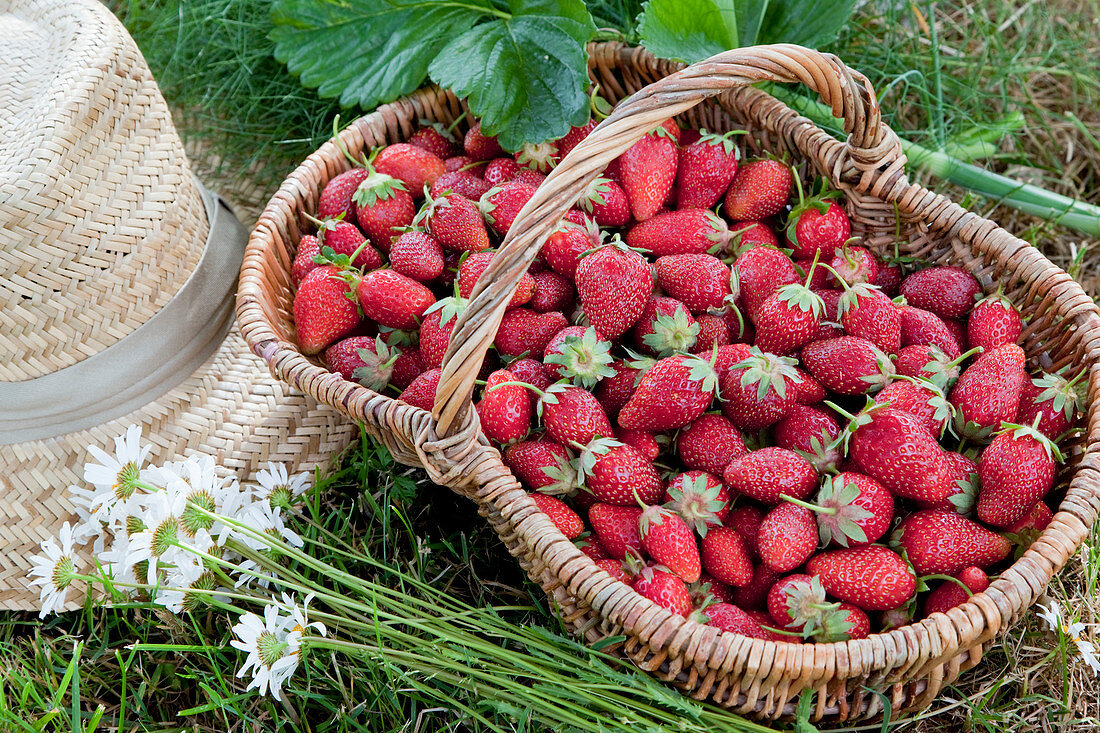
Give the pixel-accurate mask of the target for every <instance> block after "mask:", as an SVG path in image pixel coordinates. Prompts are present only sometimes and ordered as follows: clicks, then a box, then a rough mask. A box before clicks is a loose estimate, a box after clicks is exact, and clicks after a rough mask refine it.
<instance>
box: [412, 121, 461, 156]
mask: <svg viewBox="0 0 1100 733" xmlns="http://www.w3.org/2000/svg"><path fill="white" fill-rule="evenodd" d="M420 124H422V125H423V124H425V123H424V122H421V123H420ZM409 145H415V146H416V147H418V148H424V149H425V150H427V151H428V152H429V153H431V154H432V155H434V156H435V157H437V158H439V159H440V160H446V159H447V158H450V157H451V156H453V155H458V153H459V147H458V141H457V140H456V139H455V136H454V135H453V134H451V132H450V130H448V129H447V128H445V127H444V126H443V125H441V124H439V123H438V122H433V123H428V126H427V127H421V128H420V129H419V130H417V131H416V132H414V133H413V134H412V135H410V136H409Z"/></svg>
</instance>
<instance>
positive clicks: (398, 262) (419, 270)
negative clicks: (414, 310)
mask: <svg viewBox="0 0 1100 733" xmlns="http://www.w3.org/2000/svg"><path fill="white" fill-rule="evenodd" d="M390 267H392V268H393V269H394V271H396V272H399V273H401V274H402V275H404V276H405V277H408V278H412V279H413V280H416V281H417V282H422V283H426V282H431V281H432V280H435V279H436V278H438V277H439V276H440V275H442V274H443V248H442V247H440V246H439V242H437V241H435V239H434V238H433V237H431V236H430V235H429V234H426V233H425V232H405V233H404V234H402V235H401V236H400V237H398V238H397V239H396V240H394V243H393V245H392V246H391V247H390Z"/></svg>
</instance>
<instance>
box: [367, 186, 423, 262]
mask: <svg viewBox="0 0 1100 733" xmlns="http://www.w3.org/2000/svg"><path fill="white" fill-rule="evenodd" d="M352 199H353V200H354V201H355V216H356V220H357V221H358V222H359V226H360V227H362V229H363V231H364V232H365V233H366V235H367V237H368V238H369V239H370V241H371V242H372V243H373V244H374V245H375V246H376V247H378V248H379V249H381V250H382V251H383V252H389V251H390V246H391V245H392V243H393V241H394V240H395V239H397V237H398V236H399V232H398V231H396V230H400V229H403V228H404V227H407V226H409V225H410V224H412V221H413V218H414V217H415V216H416V204H414V203H413V197H412V195H410V194H409V192H408V190H407V189H406V187H405V184H404V183H402V182H401V181H399V180H397V179H396V178H394V177H392V176H388V175H386V174H385V173H380V172H378V171H377V170H374V171H372V172H371V174H370V175H369V176H367V177H366V178H365V179H363V182H362V183H361V184H359V188H358V189H356V191H355V195H354V196H353V197H352Z"/></svg>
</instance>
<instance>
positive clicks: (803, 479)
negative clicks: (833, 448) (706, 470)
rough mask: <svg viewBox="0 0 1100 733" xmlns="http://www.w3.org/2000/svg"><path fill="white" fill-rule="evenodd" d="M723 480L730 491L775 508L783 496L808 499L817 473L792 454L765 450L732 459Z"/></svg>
mask: <svg viewBox="0 0 1100 733" xmlns="http://www.w3.org/2000/svg"><path fill="white" fill-rule="evenodd" d="M722 480H723V481H725V482H726V486H728V487H729V488H730V489H731V490H732V491H739V492H740V493H742V494H745V495H747V496H749V497H751V498H753V499H756V500H757V501H760V502H763V503H764V504H768V505H775V504H778V503H779V502H780V501H782V499H783V495H784V494H786V495H788V496H793V497H794V498H796V499H805V498H806V497H807V496H809V495H810V492H812V491H813V490H814V487H815V486H817V472H816V471H814V467H813V466H811V465H810V463H809V461H807V460H806V459H805V458H803V457H802V456H800V455H798V454H797V453H795V452H794V451H789V450H786V449H784V448H774V447H767V448H761V449H760V450H755V451H752V452H751V453H747V454H745V455H743V456H739V457H737V458H734V459H733V460H732V461H730V463H729V465H728V466H726V470H725V471H724V472H723V473H722Z"/></svg>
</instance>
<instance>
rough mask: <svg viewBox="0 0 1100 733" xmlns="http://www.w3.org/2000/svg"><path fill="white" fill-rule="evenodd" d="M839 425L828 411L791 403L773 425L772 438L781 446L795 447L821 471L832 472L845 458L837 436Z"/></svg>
mask: <svg viewBox="0 0 1100 733" xmlns="http://www.w3.org/2000/svg"><path fill="white" fill-rule="evenodd" d="M839 436H840V425H839V424H838V423H837V421H836V418H834V417H833V416H832V415H831V414H829V413H828V412H826V411H825V410H821V409H818V408H816V407H810V406H807V405H791V406H790V407H788V408H787V412H786V414H785V415H784V416H783V417H782V418H781V419H780V420H779V422H777V423H776V424H775V425H773V426H772V440H773V442H774V443H775V445H776V446H777V447H779V448H786V449H787V450H793V451H794V452H795V453H798V455H800V456H802V457H803V458H805V459H806V460H807V461H809V462H810V465H812V466H813V467H814V470H815V471H817V472H818V473H826V472H828V471H833V470H835V469H836V467H837V466H839V465H840V460H841V458H842V457H843V456H842V454H841V452H840V449H839V446H838V445H837V438H838V437H839Z"/></svg>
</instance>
